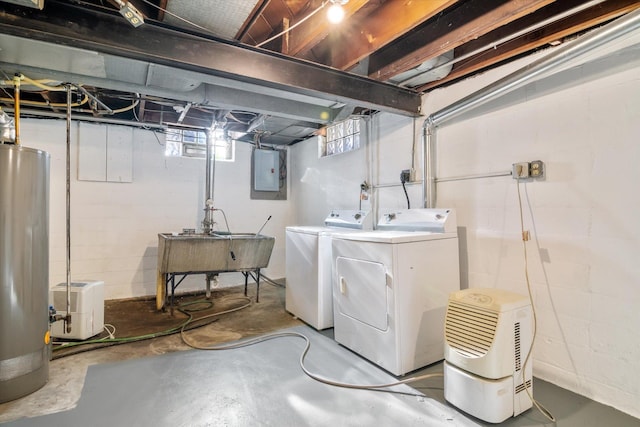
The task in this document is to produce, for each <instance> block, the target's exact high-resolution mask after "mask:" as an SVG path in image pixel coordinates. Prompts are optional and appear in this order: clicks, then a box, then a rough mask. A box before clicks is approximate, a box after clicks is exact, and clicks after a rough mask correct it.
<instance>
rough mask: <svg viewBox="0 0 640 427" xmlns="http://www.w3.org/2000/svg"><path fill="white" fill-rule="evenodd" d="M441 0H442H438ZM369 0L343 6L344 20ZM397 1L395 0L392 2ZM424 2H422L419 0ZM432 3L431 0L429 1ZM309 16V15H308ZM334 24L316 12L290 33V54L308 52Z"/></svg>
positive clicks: (352, 0)
mask: <svg viewBox="0 0 640 427" xmlns="http://www.w3.org/2000/svg"><path fill="white" fill-rule="evenodd" d="M438 1H440V0H438ZM368 2H369V0H351V1H350V2H349V3H347V4H345V5H344V6H343V9H344V12H345V16H344V20H343V22H346V21H348V19H349V17H351V16H353V15H354V14H355V13H356V12H358V11H359V10H360V9H361V8H363V7H364V6H366V4H367V3H368ZM392 3H395V2H392ZM418 3H422V2H418ZM427 3H430V2H427ZM325 4H326V3H325ZM307 16H308V15H307ZM332 28H333V24H331V23H330V22H329V21H328V20H327V17H326V16H325V13H323V11H322V10H321V11H320V12H319V13H316V14H315V15H313V16H312V17H311V18H309V19H308V20H307V21H305V22H304V24H303V25H300V26H298V27H296V28H294V29H293V30H292V31H291V34H290V42H289V55H291V56H302V55H304V54H305V53H307V52H308V51H309V50H310V49H311V48H312V47H314V46H315V45H317V44H318V43H319V42H320V41H321V40H322V39H324V38H325V37H327V35H328V34H329V32H330V31H331V29H332Z"/></svg>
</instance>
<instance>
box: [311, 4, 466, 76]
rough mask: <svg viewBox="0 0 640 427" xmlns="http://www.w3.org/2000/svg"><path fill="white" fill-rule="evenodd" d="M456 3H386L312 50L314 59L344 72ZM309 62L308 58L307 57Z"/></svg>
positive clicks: (352, 22)
mask: <svg viewBox="0 0 640 427" xmlns="http://www.w3.org/2000/svg"><path fill="white" fill-rule="evenodd" d="M458 1H459V0H431V1H388V2H385V3H384V4H382V5H381V6H380V7H378V8H377V9H375V10H374V11H373V12H371V13H370V14H369V15H367V16H366V17H356V18H358V19H354V20H352V21H351V22H349V25H345V26H343V27H342V28H340V29H338V30H337V31H336V32H335V34H332V35H331V37H328V38H326V39H325V40H324V41H323V42H322V43H320V44H318V46H316V47H315V48H314V54H315V59H316V60H318V61H320V62H321V63H323V64H327V65H331V66H332V67H335V68H338V69H341V70H346V69H349V68H351V67H352V66H354V65H355V64H357V63H358V61H360V60H362V59H363V58H366V57H367V56H369V54H370V53H371V52H373V51H376V50H378V49H380V48H382V47H383V46H386V45H387V44H389V43H390V42H392V41H393V40H395V39H397V38H398V37H400V36H401V35H402V34H404V33H406V32H407V31H410V30H412V29H414V28H415V27H416V26H418V25H419V24H422V23H423V22H425V21H426V20H428V19H429V18H431V17H433V16H435V15H437V14H438V13H440V12H442V11H443V10H444V9H446V8H448V7H450V6H452V5H454V4H456V3H457V2H458ZM307 58H308V59H311V56H307Z"/></svg>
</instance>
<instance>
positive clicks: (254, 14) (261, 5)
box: [235, 0, 271, 41]
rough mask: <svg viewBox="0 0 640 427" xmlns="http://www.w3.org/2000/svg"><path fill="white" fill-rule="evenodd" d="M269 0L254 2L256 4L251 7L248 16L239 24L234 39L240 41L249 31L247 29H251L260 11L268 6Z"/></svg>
mask: <svg viewBox="0 0 640 427" xmlns="http://www.w3.org/2000/svg"><path fill="white" fill-rule="evenodd" d="M270 2H271V0H260V1H258V2H257V3H256V5H255V6H254V7H253V10H252V11H251V13H250V14H249V18H248V19H247V20H246V21H244V23H243V24H242V25H241V26H240V29H239V30H238V33H237V34H236V36H235V40H240V41H242V39H243V38H244V36H245V35H246V34H247V33H248V32H249V30H251V28H252V27H253V25H254V24H255V23H256V21H257V20H258V18H260V15H261V14H262V12H263V11H264V10H265V9H266V8H267V6H269V3H270Z"/></svg>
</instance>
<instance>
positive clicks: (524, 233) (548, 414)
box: [516, 178, 556, 423]
mask: <svg viewBox="0 0 640 427" xmlns="http://www.w3.org/2000/svg"><path fill="white" fill-rule="evenodd" d="M516 183H517V189H518V208H519V210H520V231H521V232H522V250H523V253H524V277H525V279H526V282H527V292H528V293H529V302H531V311H532V313H533V339H532V341H531V347H529V351H528V352H527V357H525V359H524V364H523V365H522V370H521V373H522V382H523V384H524V390H525V391H526V392H527V396H529V399H530V400H531V402H532V403H533V404H534V405H535V407H536V408H537V409H538V411H540V413H541V414H542V415H544V416H545V418H547V419H548V420H549V421H551V422H553V423H555V422H556V419H555V417H554V416H553V414H552V413H551V412H550V411H549V410H548V409H547V408H545V407H544V406H543V405H542V404H541V403H540V402H538V401H537V400H536V399H534V398H533V395H532V394H531V390H529V385H528V384H527V381H526V378H525V377H524V373H525V372H526V369H527V364H528V363H529V359H530V358H531V354H532V353H533V344H534V343H535V340H536V334H537V332H538V331H537V325H538V320H537V317H536V307H535V304H534V303H533V295H532V293H531V283H530V281H529V262H528V258H527V241H528V240H529V231H525V229H524V216H523V213H522V197H521V196H520V178H517V179H516ZM532 372H533V370H532Z"/></svg>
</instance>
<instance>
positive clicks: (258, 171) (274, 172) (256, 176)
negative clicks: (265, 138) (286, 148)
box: [253, 150, 280, 191]
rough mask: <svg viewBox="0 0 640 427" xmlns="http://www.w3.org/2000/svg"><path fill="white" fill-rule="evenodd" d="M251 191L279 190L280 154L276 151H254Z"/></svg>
mask: <svg viewBox="0 0 640 427" xmlns="http://www.w3.org/2000/svg"><path fill="white" fill-rule="evenodd" d="M253 189H254V190H256V191H278V190H279V189H280V153H279V152H278V151H276V150H254V152H253Z"/></svg>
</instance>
